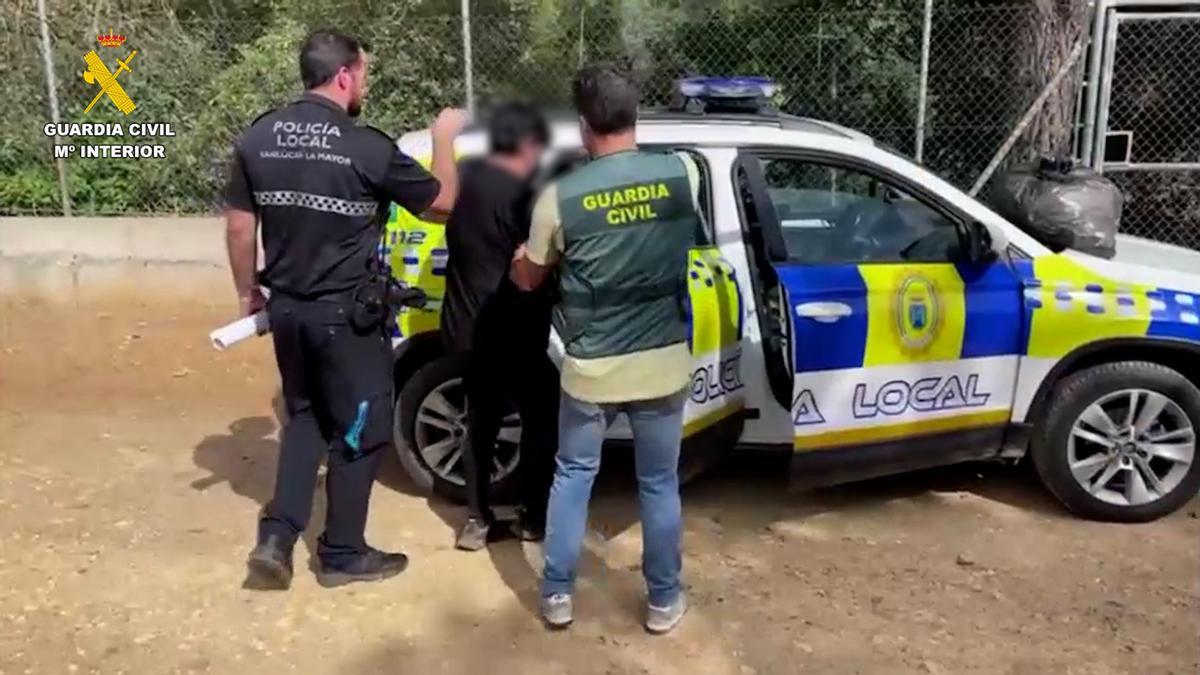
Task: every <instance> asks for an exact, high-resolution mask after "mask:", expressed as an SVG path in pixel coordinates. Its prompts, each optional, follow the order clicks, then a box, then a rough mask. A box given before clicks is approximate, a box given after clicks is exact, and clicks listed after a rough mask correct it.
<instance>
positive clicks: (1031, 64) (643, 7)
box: [0, 0, 1200, 244]
mask: <svg viewBox="0 0 1200 675" xmlns="http://www.w3.org/2000/svg"><path fill="white" fill-rule="evenodd" d="M47 1H48V2H49V8H48V10H49V11H48V15H47V26H48V29H49V33H50V37H51V39H50V45H51V57H52V59H53V62H54V71H55V75H56V80H57V86H56V93H57V98H58V100H59V101H60V106H61V109H62V119H63V121H64V122H93V123H94V122H125V121H129V120H127V119H126V118H125V117H124V116H122V115H121V114H120V113H119V112H117V111H116V110H115V109H114V108H113V107H112V106H108V105H104V106H97V108H96V109H95V110H93V111H92V112H91V113H89V114H87V115H85V114H83V108H84V106H85V105H86V103H87V101H88V100H89V99H90V98H91V97H92V95H93V93H94V89H95V86H94V85H89V84H87V83H86V82H84V81H83V79H82V77H81V71H82V69H83V67H84V64H83V61H82V56H83V54H85V53H86V52H87V51H88V50H90V49H97V50H98V52H99V53H100V55H101V57H102V58H103V59H104V60H105V61H106V62H108V63H111V62H113V61H115V59H116V58H117V57H118V56H120V57H124V56H125V55H126V54H127V53H128V52H129V51H130V50H132V49H137V50H138V56H137V60H136V62H135V63H134V64H133V68H134V72H133V73H130V74H127V75H123V76H122V82H124V83H125V86H126V87H127V89H128V91H129V94H130V96H131V97H132V98H133V99H134V100H135V101H136V103H137V105H138V108H139V110H137V111H136V112H135V113H134V115H137V116H138V117H139V118H140V119H139V121H152V122H169V123H171V124H172V125H173V128H174V131H175V133H176V135H175V136H174V137H169V138H166V139H160V140H157V141H155V142H162V143H163V144H164V145H165V146H166V157H165V158H163V159H159V160H153V161H136V162H133V161H102V160H91V159H89V160H81V159H74V160H67V161H65V162H64V164H65V172H66V176H65V182H66V186H67V193H68V195H69V202H70V206H71V208H72V210H73V211H74V213H76V214H84V215H91V214H99V215H104V214H135V213H136V214H146V213H154V214H163V213H166V214H204V213H213V212H215V211H216V209H217V207H218V204H219V195H220V187H221V183H222V180H223V174H224V166H225V161H226V158H227V155H228V149H229V147H230V143H231V141H232V140H233V139H234V138H235V137H236V134H237V133H239V132H240V131H241V130H242V129H244V128H245V127H246V125H248V124H249V123H250V122H251V121H252V120H253V119H254V118H255V117H256V116H257V115H259V114H261V113H262V112H263V111H265V110H268V109H270V108H271V107H273V106H276V105H279V104H280V103H282V102H284V101H287V100H288V99H289V98H291V97H293V96H295V95H296V93H297V91H298V88H299V83H298V82H297V79H298V78H297V75H296V62H295V61H296V57H295V54H296V47H297V45H298V44H299V42H300V40H301V39H302V37H303V35H304V34H305V33H306V32H307V31H309V30H312V29H315V28H321V27H327V26H336V27H338V28H339V29H341V30H345V31H348V32H351V33H354V34H356V35H359V36H361V37H362V39H364V41H365V42H366V43H367V44H368V45H369V47H370V50H371V53H372V55H373V61H372V65H371V80H370V86H371V89H370V94H369V97H368V102H367V106H366V108H365V114H364V116H365V121H366V122H368V123H370V124H373V125H375V126H378V127H380V128H382V129H385V130H387V131H388V132H389V133H392V134H393V135H398V134H399V133H401V132H403V131H405V130H409V129H414V128H420V127H423V126H425V125H426V124H427V123H428V120H429V119H430V118H431V117H432V115H433V114H435V113H436V111H437V110H438V109H440V108H441V107H443V106H447V105H462V104H463V103H464V101H466V99H467V97H468V91H467V88H466V85H465V81H466V78H465V76H464V75H465V73H466V70H467V67H468V65H467V62H466V61H465V59H464V51H465V50H464V38H463V27H462V21H461V16H460V14H459V13H458V12H457V11H448V10H450V9H451V8H449V7H445V6H442V7H440V8H439V7H437V6H429V7H426V6H425V3H421V4H418V5H411V4H404V3H396V2H384V1H382V0H364V1H362V2H354V3H344V2H342V0H337V1H335V2H321V1H317V2H306V1H304V0H274V1H271V2H265V1H263V2H219V1H217V0H211V1H210V2H209V3H189V4H186V5H184V4H178V5H174V7H175V8H174V9H170V10H164V9H163V5H162V4H161V3H153V2H150V0H141V3H140V4H139V2H138V1H132V2H128V3H125V4H122V5H118V4H116V3H111V4H109V3H100V4H98V5H96V6H94V7H85V6H80V5H79V4H78V3H69V2H66V0H62V1H56V0H47ZM36 2H37V0H13V1H12V2H8V3H5V4H4V5H3V7H2V8H0V28H3V37H0V50H3V56H4V58H5V61H6V63H7V64H9V66H10V74H9V77H8V78H7V83H8V86H9V89H8V91H7V94H8V96H9V98H10V100H13V101H20V104H19V105H9V106H6V110H5V112H4V116H3V118H2V120H0V211H2V212H3V213H5V214H45V215H60V214H62V212H63V204H62V200H61V196H60V193H59V177H58V174H57V172H56V169H55V162H54V159H53V148H52V145H53V142H54V139H52V138H49V137H47V136H46V135H45V134H44V133H43V131H42V127H43V125H44V124H45V123H46V122H49V121H50V113H49V100H48V96H47V78H46V76H45V75H46V73H45V72H44V70H45V69H44V67H43V65H42V56H43V55H42V52H41V46H40V40H39V38H38V35H39V22H38V17H37V12H36ZM480 2H482V0H476V3H475V4H473V9H472V13H471V17H470V26H469V28H470V38H471V60H470V65H469V67H470V71H471V75H472V78H471V79H472V84H473V94H474V99H475V100H476V101H478V102H479V104H480V105H481V106H486V104H487V103H488V102H489V101H494V100H497V99H502V98H506V97H512V96H519V97H522V98H527V99H533V100H535V101H538V102H541V103H544V104H546V105H549V106H565V105H566V104H567V103H568V94H569V86H570V85H569V83H570V77H571V75H572V74H573V73H574V72H575V70H576V69H577V68H578V67H579V65H581V64H583V63H587V62H592V61H596V60H618V61H622V62H625V63H627V64H628V65H629V67H630V68H631V69H632V70H633V72H634V73H635V74H636V75H637V76H638V78H639V80H640V81H641V83H642V88H643V95H644V96H643V97H644V103H645V104H646V105H647V106H655V105H663V104H666V103H667V102H668V101H669V100H670V99H671V95H672V87H673V84H674V81H675V80H676V79H677V78H679V77H682V76H686V75H693V74H701V73H702V74H712V75H729V74H757V75H768V76H771V77H773V78H775V79H776V80H778V81H779V82H780V84H781V85H782V88H781V90H782V94H781V98H780V100H779V101H778V103H779V106H780V108H781V109H782V110H783V111H784V112H788V113H793V114H798V115H804V116H810V117H816V118H820V119H825V120H829V121H833V122H837V123H839V124H843V125H846V126H848V127H852V128H855V129H859V130H861V131H864V132H865V133H867V134H870V135H872V136H874V137H875V138H876V139H878V140H879V141H881V142H883V143H886V144H888V145H890V146H892V147H894V148H895V149H897V150H898V151H900V152H903V153H906V154H910V155H912V154H914V153H915V152H916V150H917V147H918V144H917V137H918V127H920V134H921V135H922V137H923V143H922V144H921V150H922V152H921V155H922V156H921V157H920V159H921V161H922V162H923V163H924V164H926V165H927V166H928V167H930V168H931V169H932V170H934V171H935V172H937V173H939V174H941V175H943V176H945V177H946V178H948V179H949V180H951V181H952V182H954V183H956V184H958V185H959V186H961V187H964V188H966V187H969V186H970V185H971V183H972V182H973V181H974V180H975V179H976V177H978V176H979V174H980V172H981V171H982V170H983V169H984V167H985V166H986V165H987V164H988V162H989V160H990V159H992V157H993V155H994V154H995V153H996V151H997V150H998V149H999V148H1000V147H1001V146H1002V145H1003V144H1004V142H1005V140H1006V138H1008V136H1009V135H1010V133H1012V130H1013V128H1014V126H1015V125H1016V123H1017V121H1018V120H1019V119H1020V118H1021V116H1022V115H1023V114H1024V113H1025V111H1026V110H1027V109H1028V107H1029V105H1030V104H1031V103H1032V102H1033V101H1034V99H1035V98H1036V97H1037V96H1038V94H1039V93H1040V92H1041V90H1042V89H1043V88H1044V87H1045V85H1046V83H1047V82H1048V81H1049V80H1050V78H1051V76H1052V75H1053V73H1054V71H1055V70H1057V69H1058V68H1059V67H1060V66H1061V60H1062V59H1063V57H1064V56H1065V54H1066V52H1067V51H1069V49H1070V48H1071V46H1072V45H1073V44H1074V42H1076V41H1077V40H1078V39H1079V37H1080V33H1081V32H1082V26H1083V25H1084V24H1085V21H1083V17H1082V14H1083V12H1082V11H1080V12H1079V17H1078V20H1076V21H1075V23H1074V24H1071V25H1069V26H1068V27H1067V29H1066V30H1064V31H1063V32H1062V34H1061V35H1058V36H1055V40H1057V41H1055V40H1047V39H1045V36H1044V35H1041V34H1039V32H1038V31H1040V30H1042V27H1043V25H1044V24H1045V17H1044V16H1043V15H1042V14H1040V13H1039V11H1038V9H1037V4H1036V3H1020V4H1011V5H996V4H991V3H989V4H985V5H975V4H972V3H969V2H966V3H952V2H949V1H945V2H943V1H942V0H936V1H935V2H934V3H933V5H932V12H931V14H930V17H929V19H930V21H929V33H928V71H927V77H926V84H927V86H926V87H925V88H924V89H923V88H922V86H921V81H922V47H923V37H924V24H925V15H924V11H923V7H922V5H921V4H919V3H915V2H914V1H913V0H897V1H893V2H880V3H870V4H868V5H867V6H869V7H873V8H871V9H856V10H853V11H849V10H846V11H829V10H820V11H807V10H803V9H794V8H787V9H763V8H762V7H761V6H756V5H755V4H753V3H752V4H748V5H746V6H745V7H742V8H738V6H737V4H736V3H730V4H729V5H727V7H730V8H726V9H723V10H720V11H713V10H711V9H691V8H689V6H688V5H687V4H685V5H683V6H672V7H657V6H654V5H650V4H646V3H615V4H610V5H604V4H593V3H583V4H579V3H573V2H564V3H563V4H562V5H561V6H556V5H554V4H553V3H551V4H549V5H548V4H547V3H533V4H521V5H513V6H511V7H505V8H503V10H504V11H497V8H496V7H493V6H489V7H480V6H479V4H478V3H480ZM859 6H860V7H861V6H862V5H859ZM184 7H186V8H187V10H186V11H185V10H184V9H182V8H184ZM455 10H456V8H455ZM109 28H112V29H113V30H114V31H116V32H118V33H122V34H125V35H126V36H128V42H127V44H126V45H124V46H123V47H122V48H118V49H105V48H99V47H97V42H96V35H97V33H100V32H105V31H107V30H108V29H109ZM1072 31H1074V32H1072ZM1047 45H1049V46H1050V48H1049V49H1048V48H1047ZM1197 47H1200V44H1197V45H1193V46H1192V47H1191V48H1192V49H1195V48H1197ZM1179 48H1181V49H1182V48H1186V45H1185V46H1181V47H1179ZM1193 53H1194V52H1193ZM1185 60H1186V59H1185ZM1130 67H1131V68H1133V69H1134V70H1137V66H1132V65H1131V66H1130ZM1083 70H1084V69H1083V62H1082V60H1081V61H1080V63H1079V64H1078V65H1076V66H1075V67H1074V68H1073V70H1072V71H1071V73H1070V75H1069V77H1067V78H1066V79H1065V80H1064V81H1063V84H1062V87H1061V91H1058V92H1055V95H1054V96H1053V97H1052V102H1051V103H1050V104H1048V106H1058V107H1059V108H1063V107H1065V108H1066V114H1065V115H1060V117H1064V116H1065V117H1066V118H1067V119H1066V121H1065V122H1063V121H1061V120H1060V121H1059V122H1058V126H1057V128H1053V129H1050V131H1049V132H1047V130H1046V129H1045V128H1043V127H1044V125H1042V127H1039V126H1038V125H1034V126H1033V127H1031V128H1029V129H1027V130H1026V131H1025V132H1023V133H1022V134H1021V137H1020V139H1019V140H1020V142H1019V143H1018V144H1017V145H1016V148H1015V149H1014V151H1013V152H1012V153H1011V154H1010V155H1009V156H1008V158H1007V161H1018V160H1024V159H1029V158H1031V157H1032V156H1034V155H1036V154H1038V153H1039V152H1047V151H1052V152H1056V153H1066V154H1069V153H1071V152H1072V151H1073V141H1074V135H1075V133H1076V131H1077V129H1076V127H1075V124H1074V116H1073V113H1074V107H1073V106H1074V105H1075V104H1076V101H1077V98H1078V93H1079V90H1080V88H1081V86H1082V80H1083ZM1196 70H1200V69H1196ZM1138 72H1140V73H1141V75H1142V77H1144V78H1153V77H1155V75H1154V72H1153V69H1149V68H1143V69H1141V70H1140V71H1138ZM922 92H924V101H923V103H924V110H925V114H924V123H923V124H920V122H919V119H918V110H919V109H920V108H921V103H922V101H921V98H922ZM1114 100H1117V94H1116V93H1114ZM1193 100H1194V99H1193ZM1181 112H1182V113H1187V112H1188V111H1181ZM1173 114H1174V113H1173ZM1190 115H1191V116H1190V119H1191V120H1193V125H1192V132H1193V133H1194V132H1195V128H1196V125H1195V124H1194V120H1195V119H1196V113H1195V111H1191V113H1190ZM1116 119H1117V116H1116V114H1115V113H1114V120H1116ZM1140 133H1141V134H1147V135H1150V134H1155V133H1175V132H1174V131H1169V130H1168V131H1162V132H1160V131H1156V130H1155V129H1152V128H1146V130H1145V131H1142V132H1140ZM81 140H82V141H84V142H89V143H96V144H101V143H112V142H117V143H121V142H125V143H129V142H143V141H142V139H128V138H126V139H120V138H106V137H93V138H88V139H78V138H77V139H73V141H74V142H79V141H81ZM1192 178H1193V181H1192V188H1194V185H1195V181H1194V178H1195V176H1194V175H1193V176H1192ZM1119 179H1121V180H1124V181H1125V182H1126V184H1131V180H1130V179H1133V177H1132V176H1131V175H1124V176H1120V177H1119ZM1134 180H1141V177H1138V178H1136V179H1134ZM1183 183H1186V181H1181V186H1180V188H1179V189H1180V190H1183V191H1187V190H1188V189H1189V188H1188V186H1186V185H1183ZM1131 201H1132V200H1131ZM1172 208H1174V207H1172ZM1185 210H1186V209H1185ZM1139 217H1142V216H1139ZM1145 218H1150V219H1153V216H1145ZM1188 222H1190V223H1191V227H1194V226H1195V223H1196V222H1197V220H1196V219H1195V218H1192V219H1191V220H1190V221H1188ZM1185 243H1188V242H1185ZM1191 243H1193V244H1194V243H1195V242H1191Z"/></svg>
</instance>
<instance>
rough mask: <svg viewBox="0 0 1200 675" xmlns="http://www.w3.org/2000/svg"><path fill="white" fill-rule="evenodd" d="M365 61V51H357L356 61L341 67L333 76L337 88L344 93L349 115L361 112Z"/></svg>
mask: <svg viewBox="0 0 1200 675" xmlns="http://www.w3.org/2000/svg"><path fill="white" fill-rule="evenodd" d="M367 61H368V57H367V54H366V52H359V58H358V61H357V62H355V63H354V64H353V65H351V66H349V67H347V68H342V69H341V70H340V71H338V74H337V76H336V78H335V80H336V84H337V87H338V89H339V90H341V91H342V92H344V93H345V95H346V112H347V113H349V114H350V116H351V117H358V116H359V115H360V114H361V113H362V105H363V99H364V98H366V95H367V67H368V64H367Z"/></svg>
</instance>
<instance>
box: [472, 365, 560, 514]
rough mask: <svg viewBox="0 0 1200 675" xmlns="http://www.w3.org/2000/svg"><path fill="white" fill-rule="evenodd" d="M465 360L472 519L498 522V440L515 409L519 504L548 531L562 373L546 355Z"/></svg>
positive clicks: (556, 447)
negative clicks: (494, 481) (494, 486)
mask: <svg viewBox="0 0 1200 675" xmlns="http://www.w3.org/2000/svg"><path fill="white" fill-rule="evenodd" d="M463 358H465V359H466V360H467V372H466V377H465V378H464V380H465V382H464V384H465V386H466V392H467V402H468V405H467V440H468V444H469V447H468V448H466V452H464V453H463V469H464V473H465V478H466V483H467V515H468V516H470V517H473V518H481V519H483V520H486V521H488V522H491V521H492V519H493V515H492V510H491V505H490V500H489V494H490V492H491V476H492V472H493V470H494V468H495V467H494V464H495V456H496V439H497V435H498V434H499V432H500V428H501V425H502V422H503V419H504V417H505V415H507V414H509V413H511V412H513V410H514V409H515V410H516V411H517V412H518V413H519V414H520V416H521V442H520V452H521V458H520V462H519V463H518V464H517V470H516V471H517V473H516V489H517V499H518V503H519V504H520V505H521V506H522V507H523V508H524V509H525V512H526V514H527V515H528V517H529V519H530V521H531V522H532V523H533V524H535V525H539V526H541V525H544V524H545V521H546V502H547V500H548V499H549V495H550V483H551V482H552V481H553V480H554V456H555V453H556V451H557V449H558V399H559V384H558V382H559V379H558V369H556V368H555V367H554V364H553V363H552V362H551V361H550V357H548V356H547V355H546V353H545V352H538V353H532V354H528V353H525V354H522V353H519V352H516V351H515V350H510V349H504V348H491V349H489V348H486V347H485V348H483V349H481V350H476V351H473V352H471V353H470V354H467V355H465V356H464V357H463Z"/></svg>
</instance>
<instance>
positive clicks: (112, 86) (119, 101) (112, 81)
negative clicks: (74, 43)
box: [83, 49, 137, 115]
mask: <svg viewBox="0 0 1200 675" xmlns="http://www.w3.org/2000/svg"><path fill="white" fill-rule="evenodd" d="M135 56H137V50H136V49H135V50H133V52H132V53H130V54H129V56H128V57H126V58H125V60H124V61H122V60H121V59H117V72H115V73H113V72H109V70H108V66H106V65H104V62H103V61H101V60H100V57H99V56H97V55H96V51H95V50H92V51H90V52H88V53H87V54H85V55H84V57H83V60H84V61H85V62H86V63H87V66H88V69H87V71H85V72H84V73H83V79H84V81H85V82H87V83H88V84H99V85H100V91H99V92H97V93H96V96H95V97H93V98H92V102H91V103H89V104H88V105H87V107H86V108H84V109H83V112H85V113H86V112H88V111H89V110H91V109H92V106H94V105H96V101H99V100H100V97H101V96H104V95H105V94H108V98H109V99H110V100H111V101H112V102H113V105H115V106H117V110H120V111H121V112H123V113H125V114H126V115H128V114H129V113H131V112H133V109H134V108H136V107H137V106H136V105H135V104H134V102H133V100H132V99H130V98H129V94H126V93H125V89H124V87H122V86H121V84H120V83H119V82H117V77H118V76H119V75H120V74H121V71H125V72H128V73H132V72H133V69H132V68H130V67H129V62H130V61H132V60H133V57H135Z"/></svg>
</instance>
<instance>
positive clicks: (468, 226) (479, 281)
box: [442, 159, 552, 353]
mask: <svg viewBox="0 0 1200 675" xmlns="http://www.w3.org/2000/svg"><path fill="white" fill-rule="evenodd" d="M531 204H532V190H531V188H530V185H529V182H528V181H524V180H521V179H519V178H517V177H516V176H514V175H512V174H511V173H509V172H508V171H505V170H504V169H501V168H500V167H497V166H495V165H493V164H492V163H490V162H489V161H487V160H486V159H474V160H467V161H465V162H463V163H462V164H461V165H460V166H459V178H458V201H457V202H455V204H454V210H453V212H451V214H450V218H449V220H447V222H446V246H447V248H448V250H449V261H448V263H447V269H446V296H445V301H444V303H443V305H442V338H443V340H444V342H445V343H446V347H447V348H448V349H450V350H452V351H468V350H471V349H481V348H488V349H496V350H497V351H504V352H508V353H512V352H513V351H521V350H526V349H528V350H532V351H545V350H546V343H547V340H548V339H549V335H550V308H551V304H552V303H551V301H550V298H549V295H548V293H547V291H544V290H538V291H534V292H532V293H524V292H522V291H520V290H519V289H518V288H517V287H516V286H515V285H514V284H513V283H512V281H511V280H510V279H509V278H508V271H509V267H510V265H511V264H512V257H513V253H514V252H515V251H516V250H517V247H518V246H520V245H521V244H522V243H524V242H525V240H526V239H528V238H529V219H530V208H531Z"/></svg>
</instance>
